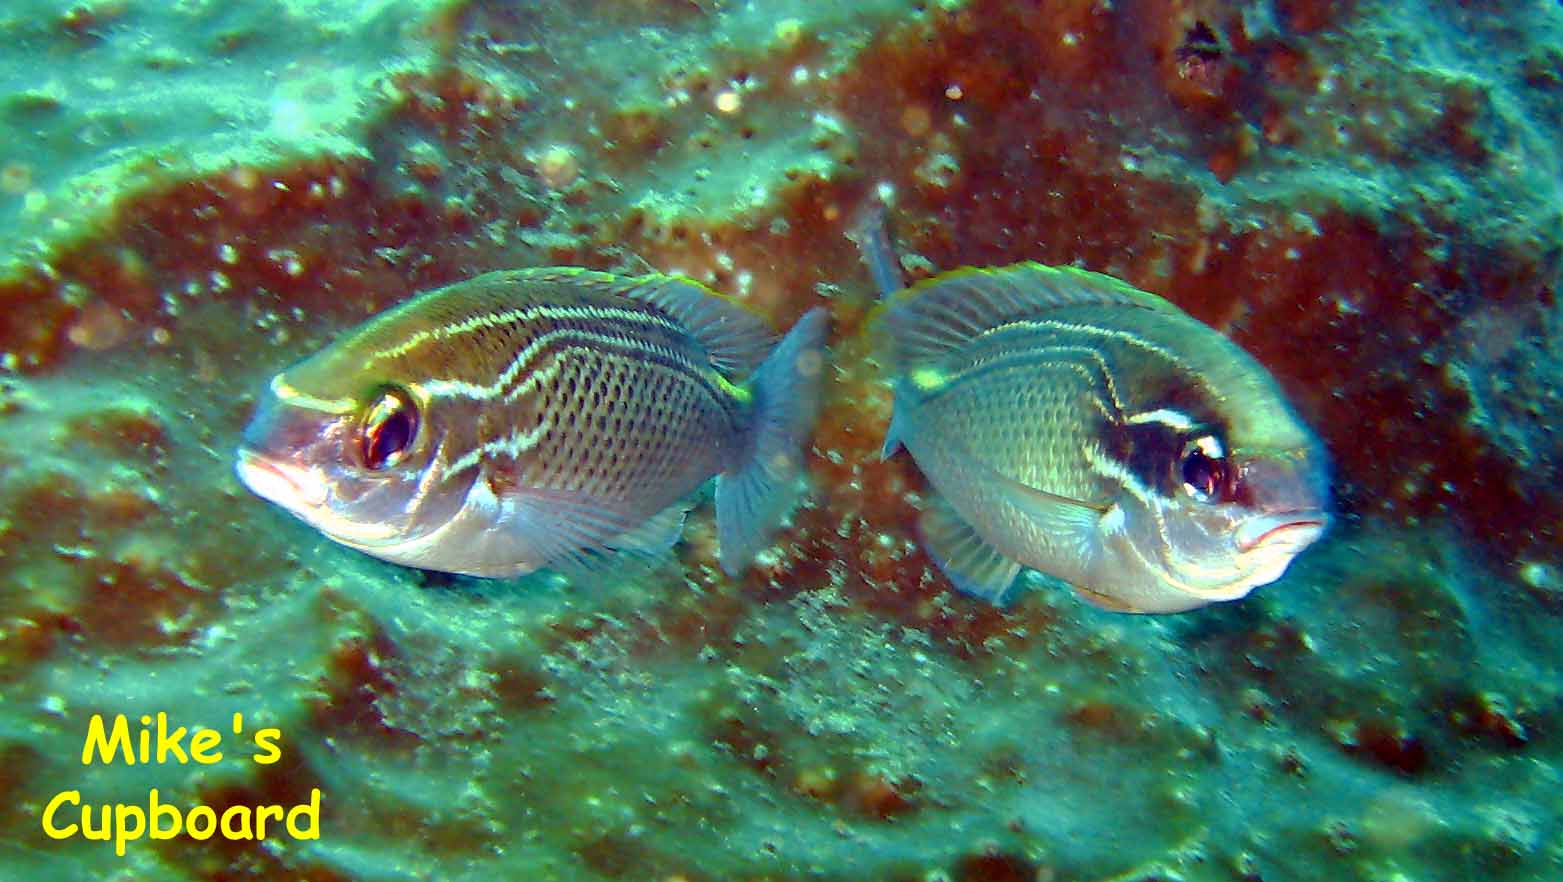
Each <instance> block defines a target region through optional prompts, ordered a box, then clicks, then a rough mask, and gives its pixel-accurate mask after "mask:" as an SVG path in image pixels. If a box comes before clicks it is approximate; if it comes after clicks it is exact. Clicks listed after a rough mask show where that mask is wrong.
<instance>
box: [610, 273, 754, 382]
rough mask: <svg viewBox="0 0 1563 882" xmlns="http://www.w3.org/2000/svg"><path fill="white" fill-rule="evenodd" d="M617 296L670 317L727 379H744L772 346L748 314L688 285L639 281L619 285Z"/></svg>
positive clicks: (676, 280) (672, 279)
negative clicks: (618, 294) (645, 304)
mask: <svg viewBox="0 0 1563 882" xmlns="http://www.w3.org/2000/svg"><path fill="white" fill-rule="evenodd" d="M618 293H620V294H623V295H624V296H625V297H631V298H634V299H636V300H639V301H641V302H643V303H649V304H651V305H652V306H655V307H656V308H658V309H660V310H662V311H663V312H665V313H667V314H668V315H669V316H672V318H673V320H674V321H676V322H678V323H679V324H680V325H683V326H684V328H685V329H686V330H688V331H689V333H690V334H691V335H693V336H694V338H695V339H696V340H699V341H700V344H701V345H702V346H704V347H705V348H706V352H708V353H710V355H711V363H712V364H714V365H716V368H717V370H719V371H721V372H722V373H724V374H727V375H728V376H732V377H742V376H747V375H748V374H749V373H751V372H752V371H753V370H754V369H755V367H756V366H757V365H759V363H760V361H761V360H762V359H764V358H765V354H766V353H767V352H769V351H770V349H771V347H772V346H774V345H775V343H776V333H775V332H774V331H773V330H771V326H770V325H769V324H768V323H767V322H766V321H765V319H764V318H762V317H761V316H760V315H759V314H758V313H756V312H755V311H754V310H752V309H750V308H749V307H747V306H744V305H743V304H741V303H739V302H737V301H735V300H731V299H729V298H727V297H724V296H722V295H721V294H718V293H717V292H715V291H712V290H711V289H710V288H707V287H706V286H704V285H702V284H700V283H699V282H696V281H692V280H690V279H685V278H681V277H679V276H664V275H648V276H640V277H638V278H633V279H625V280H624V284H623V285H622V287H620V288H619V289H618Z"/></svg>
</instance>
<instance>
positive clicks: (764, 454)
mask: <svg viewBox="0 0 1563 882" xmlns="http://www.w3.org/2000/svg"><path fill="white" fill-rule="evenodd" d="M826 330H827V323H826V316H825V311H824V310H823V309H818V308H816V309H811V310H809V311H808V312H807V313H806V314H805V315H804V316H803V318H801V319H798V323H797V324H795V325H793V326H792V330H790V331H788V332H787V336H785V337H783V338H782V341H781V342H780V343H778V344H776V348H775V349H773V350H771V353H770V354H769V355H767V356H766V358H765V361H763V362H762V363H761V364H760V366H759V367H758V368H756V369H755V372H754V376H752V377H751V378H750V379H749V385H748V389H749V393H750V395H751V396H752V402H753V408H752V413H753V422H752V423H751V425H750V428H749V442H748V444H747V445H745V447H744V449H745V451H746V455H745V456H744V458H743V460H742V461H741V462H740V463H738V464H737V465H736V466H734V467H733V468H732V469H730V470H728V471H727V472H724V473H723V474H722V475H720V476H718V478H717V482H716V530H717V538H718V541H719V542H720V545H721V562H722V570H723V571H724V572H726V573H727V574H728V575H730V576H736V575H737V574H738V573H740V572H742V571H743V569H744V568H745V567H747V566H748V565H749V562H750V561H751V560H753V559H754V555H755V554H756V553H757V552H758V551H759V550H760V548H761V547H763V546H764V545H765V542H766V540H767V539H768V538H769V537H770V534H771V532H772V531H773V530H775V529H776V527H777V525H778V524H779V523H780V522H781V519H782V518H784V517H786V515H787V513H788V512H789V511H790V510H791V509H792V506H793V504H794V503H795V502H796V501H797V497H798V489H799V484H800V483H801V479H802V476H803V451H802V447H803V445H804V444H805V443H806V442H807V441H808V438H809V435H810V434H811V433H812V432H813V431H814V422H815V419H816V418H817V417H818V415H819V398H820V379H821V375H822V374H823V373H824V366H825V360H824V348H825V332H826Z"/></svg>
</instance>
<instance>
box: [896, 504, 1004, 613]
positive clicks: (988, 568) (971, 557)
mask: <svg viewBox="0 0 1563 882" xmlns="http://www.w3.org/2000/svg"><path fill="white" fill-rule="evenodd" d="M917 532H918V533H919V534H920V535H921V536H922V540H923V548H924V549H926V550H927V551H928V556H929V557H931V558H933V562H934V563H936V564H938V565H939V569H940V570H943V571H944V575H945V576H947V577H948V578H949V580H950V583H951V584H953V585H954V586H955V587H956V588H958V589H960V590H961V591H962V592H964V593H966V594H970V595H973V596H975V597H980V598H982V599H983V600H986V601H988V602H989V603H992V604H995V605H998V604H1002V603H1003V602H1004V596H1005V595H1006V594H1007V593H1009V587H1010V585H1012V584H1014V582H1015V576H1016V575H1018V574H1019V573H1020V564H1019V563H1017V562H1015V561H1014V560H1011V559H1010V558H1007V557H1005V556H1004V553H1003V552H1001V551H999V550H998V549H997V548H994V547H993V546H992V545H989V544H988V542H987V540H985V539H983V538H982V537H981V536H979V535H977V531H976V530H975V529H973V528H972V526H971V524H968V523H967V522H966V521H965V520H964V519H963V518H961V516H960V515H959V514H958V513H956V511H955V509H954V508H953V507H951V506H950V503H949V502H947V501H945V498H944V497H943V496H940V495H938V494H933V495H932V496H931V497H930V498H929V499H928V507H927V508H925V509H923V513H922V514H921V515H919V516H918V518H917Z"/></svg>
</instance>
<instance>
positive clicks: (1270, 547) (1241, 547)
mask: <svg viewBox="0 0 1563 882" xmlns="http://www.w3.org/2000/svg"><path fill="white" fill-rule="evenodd" d="M1329 523H1330V518H1329V515H1327V514H1325V513H1324V512H1322V511H1317V510H1300V511H1282V512H1267V513H1265V514H1261V515H1255V516H1254V517H1251V518H1249V519H1247V520H1246V521H1243V522H1242V523H1241V524H1239V525H1238V527H1237V531H1236V533H1235V534H1234V536H1233V540H1234V542H1235V543H1236V544H1237V550H1238V551H1239V552H1241V553H1243V554H1249V553H1251V552H1254V551H1258V550H1260V549H1263V550H1265V551H1267V552H1276V551H1282V550H1286V549H1292V551H1293V553H1296V552H1298V551H1302V550H1303V549H1304V548H1306V547H1308V546H1309V545H1312V544H1313V543H1314V541H1315V540H1317V539H1318V538H1319V537H1320V536H1321V535H1323V534H1324V530H1325V528H1327V527H1328V526H1329Z"/></svg>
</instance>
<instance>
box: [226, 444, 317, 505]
mask: <svg viewBox="0 0 1563 882" xmlns="http://www.w3.org/2000/svg"><path fill="white" fill-rule="evenodd" d="M233 469H234V472H235V473H237V474H238V476H239V480H240V481H242V482H243V483H244V486H246V487H248V488H250V492H251V493H254V494H255V495H256V496H259V497H260V498H262V499H264V500H266V501H268V502H274V503H276V504H277V505H280V506H282V507H283V508H285V509H288V510H289V511H297V510H299V509H300V508H310V509H313V508H319V507H321V506H324V505H325V504H326V487H325V484H324V483H323V482H321V481H320V479H319V477H318V476H317V475H314V474H313V473H312V472H311V471H310V470H309V469H306V468H301V467H299V466H296V465H292V464H291V463H287V462H283V461H281V460H278V459H274V458H272V457H269V456H266V455H264V454H261V453H257V452H255V451H254V450H251V449H249V448H247V447H240V448H239V452H238V460H237V461H236V462H235V463H234V466H233Z"/></svg>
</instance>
